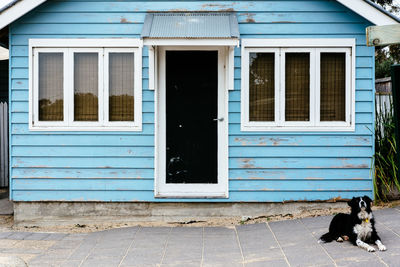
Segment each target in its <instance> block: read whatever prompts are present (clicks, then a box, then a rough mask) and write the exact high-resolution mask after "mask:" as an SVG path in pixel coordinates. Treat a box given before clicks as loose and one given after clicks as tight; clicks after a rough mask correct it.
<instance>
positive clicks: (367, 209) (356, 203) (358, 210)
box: [347, 196, 372, 220]
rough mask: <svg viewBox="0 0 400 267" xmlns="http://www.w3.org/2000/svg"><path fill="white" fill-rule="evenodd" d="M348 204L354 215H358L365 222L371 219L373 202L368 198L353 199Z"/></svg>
mask: <svg viewBox="0 0 400 267" xmlns="http://www.w3.org/2000/svg"><path fill="white" fill-rule="evenodd" d="M347 204H348V205H349V206H350V208H351V213H352V214H357V215H358V217H359V218H360V219H361V220H363V219H366V218H368V217H370V215H369V214H370V213H371V204H372V200H371V199H370V198H369V197H368V196H363V197H353V198H352V199H351V200H350V201H348V202H347Z"/></svg>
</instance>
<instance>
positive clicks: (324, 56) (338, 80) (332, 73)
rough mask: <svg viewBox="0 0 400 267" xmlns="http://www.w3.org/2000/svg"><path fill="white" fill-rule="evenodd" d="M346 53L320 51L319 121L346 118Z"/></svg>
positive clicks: (342, 119) (343, 119)
mask: <svg viewBox="0 0 400 267" xmlns="http://www.w3.org/2000/svg"><path fill="white" fill-rule="evenodd" d="M345 113H346V54H345V53H321V117H320V120H321V121H345V120H346V114H345Z"/></svg>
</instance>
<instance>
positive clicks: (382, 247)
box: [378, 244, 386, 251]
mask: <svg viewBox="0 0 400 267" xmlns="http://www.w3.org/2000/svg"><path fill="white" fill-rule="evenodd" d="M378 249H379V250H380V251H385V250H386V246H385V245H383V244H380V245H379V246H378Z"/></svg>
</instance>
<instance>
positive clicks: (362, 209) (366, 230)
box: [319, 196, 386, 252]
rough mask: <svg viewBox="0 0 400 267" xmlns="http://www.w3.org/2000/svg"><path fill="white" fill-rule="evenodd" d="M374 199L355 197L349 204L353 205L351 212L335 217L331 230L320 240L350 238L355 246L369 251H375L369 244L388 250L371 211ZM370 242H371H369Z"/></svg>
mask: <svg viewBox="0 0 400 267" xmlns="http://www.w3.org/2000/svg"><path fill="white" fill-rule="evenodd" d="M371 203H372V200H371V199H370V198H369V197H368V196H363V197H357V198H355V197H353V199H352V200H350V201H348V202H347V204H348V205H349V206H350V207H351V213H350V214H344V213H339V214H337V215H335V217H333V219H332V221H331V224H330V225H329V232H328V233H326V234H324V235H322V236H321V238H320V240H319V241H322V242H331V241H332V240H336V241H338V242H343V240H344V239H345V240H347V239H349V240H350V242H351V243H353V245H355V246H359V247H361V248H363V249H365V250H367V251H369V252H373V251H375V248H373V247H372V246H371V245H369V244H376V245H377V246H378V249H379V250H382V251H383V250H386V247H385V246H384V245H383V244H382V242H381V239H380V238H379V236H378V233H377V232H376V230H375V220H374V217H373V215H372V211H371ZM368 243H369V244H368Z"/></svg>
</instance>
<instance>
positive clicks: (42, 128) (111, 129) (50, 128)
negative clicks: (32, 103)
mask: <svg viewBox="0 0 400 267" xmlns="http://www.w3.org/2000/svg"><path fill="white" fill-rule="evenodd" d="M29 131H33V132H55V131H63V132H88V131H92V132H115V131H121V132H141V131H142V126H124V127H115V126H114V127H113V126H111V127H110V126H96V127H83V126H80V127H79V126H76V127H68V126H59V127H58V126H36V127H35V126H31V127H29Z"/></svg>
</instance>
